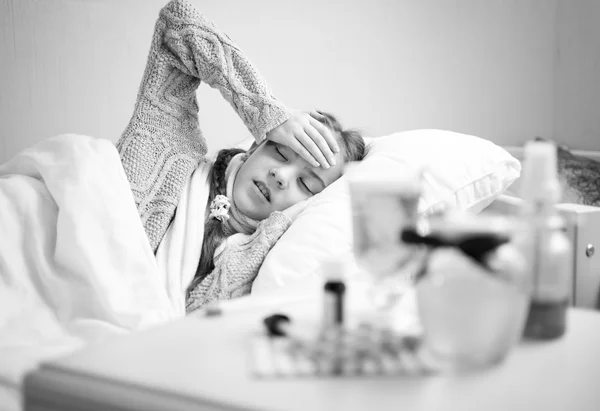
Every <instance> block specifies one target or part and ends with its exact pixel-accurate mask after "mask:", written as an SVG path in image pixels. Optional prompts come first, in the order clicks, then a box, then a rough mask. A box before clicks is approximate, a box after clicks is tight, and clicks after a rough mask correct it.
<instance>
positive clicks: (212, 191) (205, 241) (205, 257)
mask: <svg viewBox="0 0 600 411" xmlns="http://www.w3.org/2000/svg"><path fill="white" fill-rule="evenodd" d="M244 152H245V150H242V149H239V148H231V149H225V150H221V151H219V153H218V154H217V159H216V160H215V162H214V164H213V165H212V167H211V168H210V171H209V172H208V177H207V180H208V184H209V192H208V193H209V194H208V195H209V197H208V204H210V203H211V201H212V200H213V199H214V198H215V197H216V196H217V195H218V194H222V195H226V193H227V181H226V179H225V172H226V171H227V166H228V165H229V162H230V161H231V159H232V158H233V157H234V156H236V155H238V154H240V153H244ZM225 238H227V236H226V235H225V233H224V232H223V225H222V223H221V222H220V221H218V220H216V219H214V218H209V219H208V220H206V222H205V223H204V237H203V238H202V252H201V253H200V261H199V262H198V268H197V269H196V275H195V276H194V279H193V280H192V282H191V284H190V286H189V287H188V289H187V293H188V295H189V293H190V292H191V291H192V290H193V289H194V288H195V287H196V286H197V285H198V284H200V282H201V281H202V280H203V279H204V278H205V277H206V276H207V275H208V274H210V273H211V272H212V271H213V270H214V269H215V262H214V257H215V250H216V249H217V247H219V245H221V243H222V242H223V240H225Z"/></svg>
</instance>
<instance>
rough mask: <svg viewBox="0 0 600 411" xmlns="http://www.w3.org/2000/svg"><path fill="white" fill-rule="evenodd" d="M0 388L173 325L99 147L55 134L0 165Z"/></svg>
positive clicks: (123, 187)
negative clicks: (85, 351) (65, 359)
mask: <svg viewBox="0 0 600 411" xmlns="http://www.w3.org/2000/svg"><path fill="white" fill-rule="evenodd" d="M0 233H1V235H0V359H1V360H0V384H3V385H4V386H7V387H18V386H19V384H20V380H21V377H22V376H23V374H24V372H26V371H27V370H29V369H31V368H32V367H34V366H35V365H36V364H37V363H38V362H39V361H40V360H42V359H47V358H52V357H54V356H57V355H60V354H65V353H68V352H71V351H72V350H74V349H76V348H78V347H81V346H82V345H83V344H85V343H92V342H99V341H102V340H104V339H105V338H107V337H110V336H113V335H115V334H118V333H122V332H127V331H131V330H139V329H142V328H146V327H149V326H152V325H155V324H159V323H162V322H164V321H167V320H169V319H172V318H175V317H178V316H180V315H181V312H179V311H178V310H174V309H173V306H174V304H173V303H172V302H171V301H170V300H169V296H168V295H167V293H166V292H165V288H164V286H163V284H164V283H165V279H164V278H163V277H161V272H160V271H159V270H158V266H157V264H156V260H155V258H154V255H153V253H152V250H151V248H150V245H149V243H148V239H147V237H146V234H145V232H144V229H143V226H142V224H141V221H140V218H139V216H138V213H137V210H136V207H135V203H134V199H133V195H132V193H131V190H130V187H129V183H128V181H127V178H126V176H125V173H124V171H123V169H122V166H121V162H120V159H119V155H118V153H117V150H116V149H115V147H114V145H113V144H112V143H111V142H110V141H108V140H101V139H93V138H90V137H86V136H78V135H63V136H58V137H53V138H51V139H47V140H44V141H42V142H41V143H39V144H38V145H36V146H34V147H33V148H31V149H28V150H26V151H24V152H22V153H21V154H19V155H17V156H16V157H14V158H13V159H11V160H10V161H8V162H7V163H5V164H3V165H0Z"/></svg>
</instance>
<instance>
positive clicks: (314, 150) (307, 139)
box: [296, 127, 335, 169]
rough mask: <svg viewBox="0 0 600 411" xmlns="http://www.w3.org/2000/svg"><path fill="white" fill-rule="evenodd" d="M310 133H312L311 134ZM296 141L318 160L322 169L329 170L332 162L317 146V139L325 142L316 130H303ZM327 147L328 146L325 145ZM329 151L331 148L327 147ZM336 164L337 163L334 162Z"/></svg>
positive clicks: (308, 128)
mask: <svg viewBox="0 0 600 411" xmlns="http://www.w3.org/2000/svg"><path fill="white" fill-rule="evenodd" d="M309 133H312V135H311V134H309ZM296 139H297V140H298V141H299V142H300V143H301V144H302V145H303V146H304V148H305V149H306V150H307V151H308V152H309V153H310V154H311V155H312V156H313V158H314V159H315V160H317V161H318V162H319V164H320V166H321V167H323V168H325V169H327V168H329V167H330V166H331V165H330V162H329V160H328V159H327V158H325V155H324V154H323V152H322V151H321V149H320V148H319V146H318V145H317V143H316V141H315V139H317V141H318V140H321V141H323V137H321V135H320V134H319V133H318V132H317V130H315V129H314V128H310V127H307V129H305V130H303V132H302V133H298V134H297V135H296ZM323 145H325V146H326V144H323ZM327 149H328V150H329V147H327ZM334 163H335V161H334Z"/></svg>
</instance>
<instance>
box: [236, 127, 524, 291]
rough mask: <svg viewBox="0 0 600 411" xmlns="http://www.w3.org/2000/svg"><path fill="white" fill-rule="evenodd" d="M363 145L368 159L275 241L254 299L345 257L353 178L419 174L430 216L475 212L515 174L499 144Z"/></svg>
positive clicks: (425, 141)
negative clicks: (450, 210)
mask: <svg viewBox="0 0 600 411" xmlns="http://www.w3.org/2000/svg"><path fill="white" fill-rule="evenodd" d="M251 142H252V140H248V141H245V142H244V143H242V144H240V145H238V146H241V147H248V146H249V145H250V144H251ZM367 143H369V146H370V151H369V153H368V155H367V156H366V158H365V159H364V160H363V161H362V162H360V163H357V164H356V166H355V167H352V168H351V169H350V171H348V173H346V174H345V175H344V176H342V177H341V178H340V179H338V180H337V181H335V182H334V183H333V184H331V185H330V186H329V187H327V188H326V189H325V190H324V191H323V192H321V193H320V194H319V195H317V196H315V197H314V198H313V199H312V200H311V202H310V204H309V205H308V206H307V208H306V209H305V210H304V211H303V212H302V213H301V214H300V215H299V216H298V217H297V219H296V221H295V222H294V224H292V225H291V227H290V228H289V229H288V230H287V232H286V233H285V234H284V235H283V236H282V237H281V239H280V240H279V241H278V242H277V244H275V246H274V247H273V249H272V250H271V251H270V252H269V254H268V255H267V257H266V259H265V261H264V262H263V265H262V267H261V269H260V271H259V274H258V276H257V278H256V279H255V281H254V284H253V287H252V293H253V294H259V293H262V292H266V291H270V290H273V289H274V288H278V287H282V286H287V285H290V284H294V283H297V282H298V281H304V280H308V279H310V278H313V279H315V278H318V277H320V274H321V273H320V270H321V269H322V267H324V266H325V263H326V262H327V261H329V260H330V259H331V258H332V257H341V258H351V256H352V214H351V206H350V193H349V190H348V182H347V179H348V178H351V176H352V175H351V173H359V174H360V173H370V172H381V170H385V171H386V172H388V171H389V172H390V173H399V175H400V174H401V173H404V172H405V173H414V172H415V170H422V171H423V180H422V183H423V186H422V197H421V200H420V203H419V212H420V213H425V214H429V213H432V212H435V211H438V210H440V209H443V208H445V207H457V208H459V209H463V210H469V211H472V212H479V211H481V210H482V209H484V208H485V207H486V206H487V205H489V204H490V203H491V202H492V201H493V200H494V199H495V198H496V197H497V196H499V195H500V194H501V193H502V192H503V191H504V190H505V189H506V188H507V187H508V186H509V185H510V184H511V183H512V182H513V181H515V180H516V179H517V178H518V177H519V175H520V172H521V164H520V163H519V161H518V160H517V159H515V158H514V157H513V156H511V155H510V154H509V153H508V152H507V151H506V150H504V149H503V148H501V147H500V146H497V145H496V144H494V143H492V142H490V141H488V140H485V139H482V138H479V137H475V136H470V135H466V134H461V133H456V132H452V131H445V130H413V131H405V132H400V133H395V134H391V135H388V136H384V137H379V138H373V139H367Z"/></svg>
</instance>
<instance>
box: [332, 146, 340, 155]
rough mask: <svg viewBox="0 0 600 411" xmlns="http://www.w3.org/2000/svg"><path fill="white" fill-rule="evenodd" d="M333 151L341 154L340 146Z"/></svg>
mask: <svg viewBox="0 0 600 411" xmlns="http://www.w3.org/2000/svg"><path fill="white" fill-rule="evenodd" d="M333 151H335V152H336V153H339V152H340V146H338V145H336V146H335V147H333Z"/></svg>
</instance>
